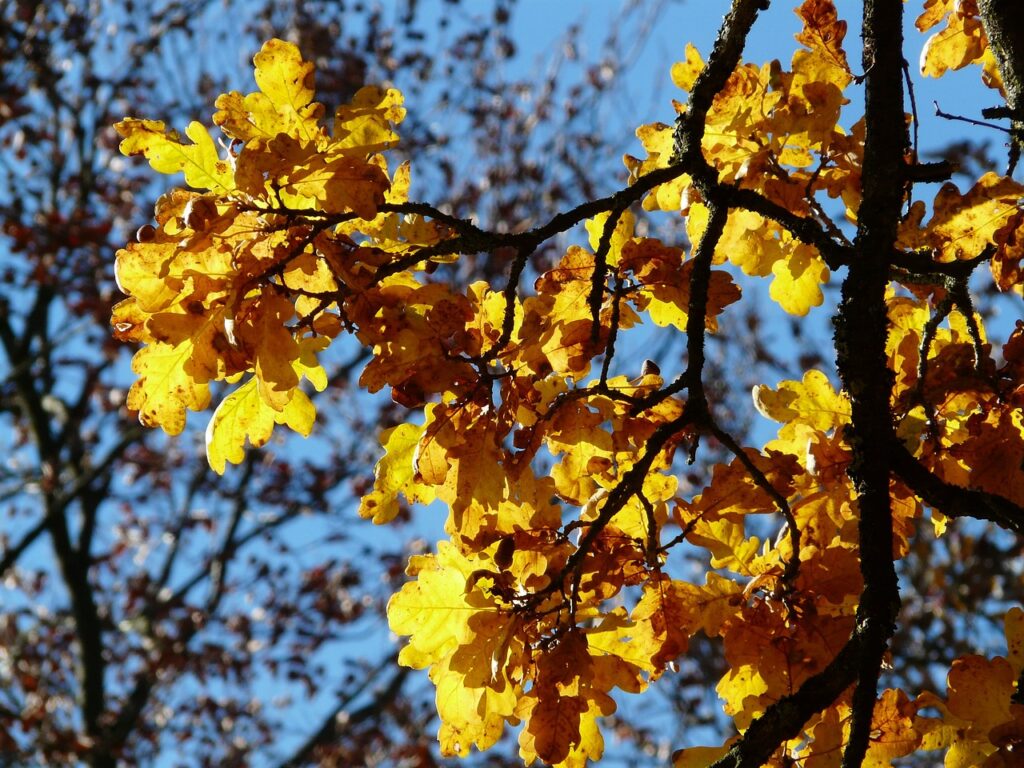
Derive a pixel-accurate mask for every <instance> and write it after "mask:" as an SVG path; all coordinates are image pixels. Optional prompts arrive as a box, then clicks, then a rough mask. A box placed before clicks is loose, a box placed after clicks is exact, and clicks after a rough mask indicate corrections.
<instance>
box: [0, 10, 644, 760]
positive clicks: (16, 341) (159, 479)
mask: <svg viewBox="0 0 1024 768" xmlns="http://www.w3.org/2000/svg"><path fill="white" fill-rule="evenodd" d="M442 2H443V7H444V8H445V10H446V12H447V13H448V14H449V16H448V22H449V23H448V24H447V26H445V27H444V29H443V30H440V31H439V30H438V29H437V28H436V26H435V25H433V24H432V21H433V19H434V17H435V13H436V10H437V7H438V6H441V5H442ZM462 5H463V7H465V8H466V12H465V13H453V12H452V11H453V9H455V8H456V7H457V6H458V3H457V2H452V0H436V2H434V3H418V4H415V7H412V6H410V7H409V8H407V9H404V10H403V12H402V13H401V14H395V15H392V14H390V13H387V12H381V11H380V9H379V8H378V6H377V5H376V4H366V3H358V2H348V3H345V2H335V1H334V0H332V2H317V1H316V0H313V1H312V2H303V3H281V2H269V1H268V2H244V3H241V2H232V1H231V0H228V2H227V3H225V2H224V1H223V0H161V1H160V2H155V3H137V2H132V1H131V0H110V1H109V2H97V1H96V0H70V1H69V2H66V3H43V2H39V1H38V0H12V2H9V3H3V4H0V308H2V310H3V311H2V312H0V435H2V436H3V438H4V440H3V452H4V456H5V459H4V464H3V467H0V577H2V579H0V604H2V605H3V612H2V613H3V615H2V616H0V754H2V757H0V763H9V764H17V765H19V766H23V765H24V766H28V765H46V766H53V765H82V764H86V765H90V766H94V767H99V766H105V767H107V766H113V765H115V764H118V763H128V764H145V763H151V762H154V761H156V762H161V761H165V760H167V759H178V758H177V756H180V755H182V754H185V755H188V758H187V759H188V761H189V762H190V763H194V764H196V765H221V764H225V763H229V764H234V763H238V762H240V761H255V762H256V763H258V764H268V765H269V764H279V765H300V764H309V763H310V762H315V761H317V760H328V759H333V760H335V761H337V762H339V763H341V764H355V763H360V764H361V763H364V762H366V763H368V764H376V763H381V762H386V761H388V760H392V761H397V760H412V759H415V760H419V761H420V762H421V763H422V764H425V765H430V764H433V763H434V762H437V760H438V758H437V757H436V749H435V748H433V744H432V742H433V740H432V739H431V736H430V731H431V729H432V723H434V722H436V714H435V712H434V708H433V706H432V703H431V701H430V699H431V695H432V690H431V689H430V686H429V682H428V681H426V680H421V679H418V678H417V677H416V676H414V675H411V674H409V673H408V670H405V669H398V668H395V666H394V664H393V659H394V655H395V653H394V650H393V649H391V648H390V647H388V645H387V644H386V643H383V642H382V643H362V644H360V643H348V642H347V638H348V637H349V636H360V637H366V636H371V637H377V636H379V637H383V636H384V635H385V634H386V632H387V628H386V620H385V619H384V618H383V614H384V607H385V602H386V599H387V597H389V596H390V594H391V592H392V591H393V589H396V588H397V586H398V585H399V584H400V582H401V580H402V566H403V564H404V561H405V557H406V554H407V552H408V551H410V550H411V551H422V542H421V541H419V540H418V539H417V538H416V533H415V531H410V529H409V528H404V529H403V528H398V527H396V528H395V529H394V530H393V531H390V532H389V533H388V534H387V535H374V536H366V535H362V532H361V531H360V530H359V526H353V524H352V519H351V517H352V516H353V515H354V514H355V509H356V507H357V506H358V495H359V494H360V492H361V489H363V488H365V487H366V485H367V484H368V482H369V478H368V475H369V474H370V470H371V469H372V465H373V462H374V461H375V460H376V458H377V456H376V453H377V450H376V441H375V439H374V438H375V435H376V433H377V431H378V430H379V426H380V424H382V423H384V424H387V423H394V414H395V413H396V412H397V410H398V409H397V407H396V406H392V405H385V406H383V407H382V406H381V404H380V401H377V402H368V401H364V400H362V399H358V400H356V399H354V398H353V397H352V396H351V391H352V389H353V388H354V386H355V384H354V381H353V380H352V379H354V378H355V377H354V376H353V377H350V372H351V371H352V370H353V369H355V367H356V366H360V365H362V364H363V363H365V361H366V359H367V353H365V352H364V351H362V350H361V349H359V348H358V344H354V343H348V344H338V345H335V347H334V351H333V352H332V354H333V355H334V358H333V359H332V360H330V361H328V362H327V364H328V368H327V370H328V374H329V375H328V390H327V391H325V392H324V393H323V394H322V395H321V396H320V398H319V399H318V402H317V405H318V408H320V410H321V412H322V413H323V416H324V417H323V418H321V419H320V421H319V426H318V430H317V432H318V433H317V435H315V436H313V437H311V438H310V443H309V449H308V450H305V451H299V452H295V453H293V454H288V455H284V454H278V456H277V457H276V461H275V462H274V464H273V466H272V468H270V469H267V468H266V466H265V462H266V459H267V457H266V456H265V454H264V453H263V452H262V451H259V450H250V451H248V452H247V454H246V457H245V459H244V462H243V465H242V466H241V467H240V468H239V469H238V470H237V471H236V472H235V473H234V474H233V475H232V477H230V478H226V479H222V478H220V477H219V476H217V475H216V474H215V473H213V472H212V471H211V470H210V469H209V467H208V466H206V465H205V464H203V463H197V462H195V461H194V458H193V449H192V448H191V445H192V444H193V443H195V442H197V441H198V443H199V444H201V442H202V430H201V429H196V426H197V425H196V424H192V425H190V426H187V427H186V428H185V431H184V432H183V433H182V435H181V436H180V439H167V438H166V436H165V435H164V434H162V433H161V432H160V431H158V430H147V429H143V428H141V427H140V425H139V424H138V423H137V422H135V420H134V419H132V418H128V417H127V411H126V408H125V400H126V390H127V389H128V387H129V385H130V384H131V379H132V373H131V371H130V370H129V368H128V365H127V364H126V360H127V358H128V357H129V356H130V355H129V354H126V353H128V351H129V350H128V348H127V345H125V344H122V343H120V342H118V341H116V340H115V339H112V338H111V334H110V327H109V324H108V322H109V318H110V315H111V308H112V306H113V305H114V304H115V303H116V302H117V301H119V300H120V299H121V298H123V296H122V294H121V293H120V291H118V289H117V286H116V284H115V275H114V272H115V270H114V264H113V260H112V259H111V258H110V255H111V254H112V253H113V252H114V251H115V250H116V249H117V248H118V247H119V246H120V245H122V244H123V243H124V242H125V240H126V239H128V238H129V237H130V234H129V232H130V231H134V230H135V229H136V227H137V226H138V223H139V221H140V219H143V218H145V217H147V216H148V214H149V212H150V211H152V208H153V204H154V201H155V196H156V195H157V194H158V193H159V192H160V191H163V190H162V189H158V185H157V184H154V183H153V181H152V174H150V173H148V169H144V168H142V167H135V166H132V165H131V164H129V163H126V162H125V161H124V159H122V158H121V157H120V156H119V155H118V153H117V143H118V141H119V137H118V136H117V134H116V133H115V131H114V130H113V129H112V128H111V124H112V123H114V122H115V121H117V120H119V119H120V118H121V117H122V116H123V115H125V114H126V112H127V111H128V110H129V109H130V110H133V111H134V112H136V113H139V114H145V115H147V116H152V117H159V118H160V119H162V120H164V121H166V123H167V124H168V125H172V124H173V125H181V126H182V127H184V126H186V125H187V124H188V121H189V118H190V116H191V115H194V114H197V110H198V109H199V108H200V105H202V104H206V103H210V102H212V101H213V99H214V98H215V96H216V95H217V94H219V93H220V92H222V91H224V90H227V89H228V88H229V84H230V83H232V82H241V74H242V72H239V73H236V71H235V63H236V62H237V64H238V65H239V66H238V69H239V70H242V71H244V70H246V69H249V68H248V67H247V66H246V64H245V63H244V62H245V60H246V59H247V58H249V57H250V56H251V53H252V51H253V50H254V49H256V48H258V46H259V41H260V40H262V39H266V38H267V37H269V36H270V34H271V33H270V32H269V31H268V30H271V29H272V30H273V31H274V34H278V35H281V36H286V37H288V38H289V39H291V40H295V41H298V42H299V43H300V44H301V47H302V50H303V51H304V53H305V54H306V56H307V57H308V58H310V59H311V60H315V61H316V62H317V70H318V72H317V84H318V94H319V95H320V97H321V98H322V99H324V100H325V101H328V102H330V103H332V104H336V103H338V102H340V101H346V100H350V99H351V98H352V97H353V95H354V94H355V92H356V91H357V90H358V87H359V86H361V85H362V83H363V82H365V81H366V80H367V79H370V80H375V81H383V80H384V79H387V78H389V77H394V76H395V73H396V72H401V81H402V87H403V90H404V91H405V93H406V95H407V96H408V97H410V98H412V97H414V96H415V94H416V93H417V92H420V94H421V95H420V97H419V98H420V100H421V102H422V101H423V100H424V99H426V98H427V97H426V96H425V95H423V90H424V89H427V90H430V91H433V90H434V89H435V84H436V82H437V80H436V78H435V73H436V72H438V71H440V70H439V68H441V67H444V69H445V81H446V82H447V83H448V84H449V85H450V87H451V91H450V92H451V94H452V98H451V99H450V101H449V103H448V105H447V109H448V113H447V114H446V120H445V121H444V123H443V124H441V123H439V122H438V121H437V120H436V119H434V118H433V117H432V116H431V115H430V114H429V112H428V111H427V110H424V109H419V110H417V113H418V116H419V118H420V120H419V122H417V121H416V120H413V119H409V120H407V121H406V122H405V123H403V125H402V138H403V142H402V148H401V151H402V152H405V153H418V152H419V151H420V149H419V148H421V147H423V146H425V145H429V146H431V153H430V159H431V163H430V164H429V165H424V166H421V168H424V172H423V173H418V174H417V180H418V182H419V183H423V181H424V179H426V180H428V182H429V183H430V184H431V185H433V184H435V183H442V182H439V181H437V179H438V178H443V174H446V173H454V174H456V175H458V176H460V177H462V178H468V174H465V173H462V171H461V169H462V168H463V164H465V166H469V165H470V158H469V157H468V155H469V153H464V152H462V151H461V147H462V146H464V145H465V143H469V142H475V143H474V144H473V146H474V147H476V149H474V151H473V154H476V155H478V157H477V158H476V159H473V160H472V168H473V170H474V173H479V174H482V175H483V176H484V177H485V179H486V180H487V183H490V184H491V185H492V187H493V189H495V190H499V189H500V191H501V195H500V196H499V197H500V200H498V201H496V203H495V206H496V207H497V206H498V203H500V207H501V209H502V210H503V211H504V215H506V216H507V219H508V220H509V221H528V220H530V219H531V218H532V217H535V216H536V214H537V211H538V210H539V209H540V206H541V205H542V199H541V198H540V197H534V196H533V195H532V194H531V193H530V190H531V185H530V184H528V183H527V179H530V180H532V182H533V183H534V184H536V185H541V186H544V187H545V188H546V189H548V190H549V191H551V192H552V195H551V196H548V197H545V198H544V200H545V201H546V202H549V203H550V202H551V201H558V203H559V204H560V203H561V202H562V201H564V199H565V197H566V196H571V197H579V196H580V195H581V194H582V185H583V184H584V182H585V181H586V179H585V174H582V173H581V172H580V171H578V170H571V169H570V170H567V167H566V166H562V167H561V168H558V167H556V166H555V165H546V164H539V163H537V162H536V161H535V160H534V161H533V162H532V164H531V163H530V158H531V157H533V158H536V155H537V147H538V146H539V145H540V144H541V143H542V141H541V136H542V135H543V130H534V132H533V133H531V132H530V131H529V130H525V129H523V128H521V126H523V125H524V123H525V121H526V120H527V119H530V120H531V122H530V123H529V125H530V126H531V127H532V128H534V129H537V128H540V129H543V126H544V125H545V124H546V123H548V122H549V121H553V120H555V119H557V120H559V121H561V117H562V113H561V111H560V108H561V106H562V105H561V103H560V102H561V98H562V95H563V94H564V93H565V92H566V91H568V90H569V89H570V88H573V89H576V91H575V92H577V94H578V95H579V96H580V101H579V102H577V103H574V105H573V106H574V108H577V107H579V105H580V104H583V108H582V109H579V111H578V113H577V114H576V117H575V118H574V120H575V122H571V121H570V122H569V123H568V124H567V126H566V130H565V131H564V132H562V133H561V134H560V146H561V151H564V152H565V153H567V154H573V155H574V156H576V157H577V158H578V159H579V160H580V161H581V162H582V163H583V165H584V166H585V167H586V173H594V174H598V173H599V170H598V169H599V168H602V167H603V168H611V167H613V166H614V165H615V164H617V160H616V159H615V157H614V155H615V153H613V152H612V153H609V152H606V153H605V155H604V157H603V158H597V159H596V160H595V156H596V153H597V150H598V147H600V146H601V138H602V137H600V136H593V135H591V132H590V131H589V116H591V115H592V114H593V111H594V110H596V109H598V108H600V105H601V103H602V101H603V98H604V97H602V96H600V93H598V95H597V98H594V93H596V92H597V91H596V89H594V88H591V87H590V86H589V85H588V82H589V81H588V73H587V70H588V68H589V67H590V66H591V64H592V62H593V58H592V55H591V53H590V52H588V51H584V52H583V54H582V55H580V56H579V57H578V58H577V59H575V60H574V61H572V62H570V63H569V64H567V65H565V66H563V67H562V68H560V69H553V70H551V71H547V72H544V73H542V74H541V76H540V77H538V78H536V79H534V78H531V77H528V76H526V77H525V78H524V79H523V80H511V79H510V78H513V77H524V76H523V75H522V73H521V69H522V66H521V63H520V61H519V60H517V59H514V58H513V59H510V61H511V63H512V66H509V67H508V68H507V69H505V68H502V69H498V68H491V69H485V70H483V69H480V68H479V67H478V66H477V60H478V57H479V56H485V57H491V56H492V55H493V53H494V51H496V50H498V49H502V50H504V49H506V48H507V42H508V36H509V35H510V33H511V30H512V28H513V27H514V25H515V24H516V23H517V21H518V6H517V4H516V3H515V2H514V0H494V1H493V2H489V3H473V4H472V6H471V7H470V4H468V3H463V4H462ZM653 5H654V4H645V7H643V8H642V7H641V6H640V5H637V6H635V9H634V10H630V9H627V8H625V7H624V18H625V20H626V21H627V24H625V25H624V26H623V27H622V29H632V28H633V24H632V23H631V22H630V20H632V19H636V18H637V17H639V16H640V15H641V13H643V14H647V13H650V11H651V9H652V8H653ZM631 39H632V38H631ZM185 52H187V54H186V53H185ZM507 55H508V56H509V57H514V56H515V55H516V54H515V51H514V49H509V50H507ZM600 55H601V56H602V57H604V56H607V57H608V61H609V62H611V65H614V66H615V68H616V71H617V68H618V66H619V63H620V62H621V61H622V59H623V57H622V56H621V53H620V52H619V50H618V49H614V48H608V49H606V50H602V51H601V52H600ZM611 65H609V66H611ZM249 71H251V70H249ZM602 82H603V81H602ZM580 86H582V91H580V90H579V87H580ZM495 93H498V94H502V96H501V97H495V96H494V94H495ZM504 94H508V95H507V97H506V96H505V95H504ZM430 102H433V99H432V98H431V99H430ZM535 108H536V109H539V110H547V113H546V115H542V116H539V117H538V116H537V115H535V114H534V109H535ZM331 112H332V113H333V109H332V110H331ZM556 115H557V118H556ZM477 119H482V120H484V121H485V122H486V130H485V128H484V127H483V126H477V125H476V122H475V121H476V120H477ZM496 125H501V126H502V128H503V130H507V131H509V132H511V133H516V134H517V135H518V136H519V137H521V138H522V141H520V142H518V143H515V142H506V141H504V139H505V137H504V136H503V135H497V134H495V133H493V131H492V130H491V129H492V128H493V127H494V126H496ZM428 128H429V129H430V130H428ZM583 129H587V130H586V142H585V145H581V144H580V141H581V135H582V131H583ZM618 135H623V136H625V135H628V132H620V133H619V134H618ZM456 139H457V140H458V149H457V148H456V146H455V143H456ZM186 143H188V142H187V140H186ZM577 153H578V155H577ZM406 156H407V155H406ZM515 168H528V169H529V172H528V173H527V174H523V175H521V176H517V175H515V173H514V172H513V170H514V169H515ZM556 187H557V188H558V189H560V190H561V191H559V192H557V193H556V192H555V189H556ZM479 189H480V186H478V185H477V184H476V182H475V181H474V183H472V184H465V185H462V186H458V187H450V188H449V190H450V191H449V193H448V198H447V199H446V203H448V204H450V205H451V206H452V208H453V210H461V211H465V210H468V209H469V208H470V207H474V206H477V205H478V204H479V195H478V194H477V193H478V191H479ZM501 263H502V262H501V261H500V260H495V261H494V264H495V265H496V266H500V265H501ZM487 266H488V264H485V263H484V262H483V261H482V260H481V261H480V262H478V263H477V264H475V265H467V264H466V262H462V263H461V264H460V268H461V269H463V270H464V271H465V272H466V273H476V272H479V271H482V268H483V267H487ZM467 267H468V268H467ZM233 359H238V358H237V357H236V358H233ZM214 391H215V394H216V388H215V390H214ZM332 399H333V400H332ZM325 401H326V402H337V403H338V404H339V407H337V408H335V407H329V408H325V407H324V403H325ZM353 402H358V407H351V403H353ZM261 467H264V468H263V469H261ZM353 496H355V497H356V498H355V501H353ZM406 519H407V518H406ZM367 525H369V524H367ZM313 532H315V536H314V533H313ZM310 539H312V541H310ZM618 727H620V728H622V727H623V726H622V724H621V723H620V724H619V726H618ZM629 748H632V747H629ZM497 752H499V750H492V752H491V753H490V754H489V755H488V756H487V757H486V760H487V762H488V764H491V763H493V762H494V761H495V760H497V759H499V758H498V757H496V753H497ZM168 755H172V756H175V757H174V758H169V757H168ZM275 761H276V762H275Z"/></svg>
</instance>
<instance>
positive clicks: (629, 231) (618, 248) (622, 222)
mask: <svg viewBox="0 0 1024 768" xmlns="http://www.w3.org/2000/svg"><path fill="white" fill-rule="evenodd" d="M610 215H611V214H610V213H609V212H608V211H605V212H603V213H599V214H597V216H595V217H594V218H592V219H587V221H586V222H585V225H584V226H586V228H587V242H589V243H590V248H591V250H593V251H594V252H595V253H597V246H598V245H599V244H600V243H601V237H602V236H603V235H604V228H605V226H607V223H608V217H609V216H610ZM635 224H636V217H635V216H633V212H632V211H630V210H628V209H627V210H625V211H623V212H622V215H621V216H619V220H618V221H617V222H616V223H615V229H614V230H612V234H611V242H610V243H609V246H610V247H609V249H608V255H607V263H608V265H609V266H612V267H614V266H615V265H617V264H618V263H619V258H620V254H621V253H622V247H623V246H624V245H625V244H626V243H628V242H629V241H630V238H631V237H632V236H633V227H634V225H635Z"/></svg>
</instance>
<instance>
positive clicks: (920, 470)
mask: <svg viewBox="0 0 1024 768" xmlns="http://www.w3.org/2000/svg"><path fill="white" fill-rule="evenodd" d="M885 453H886V454H888V456H889V461H890V463H891V464H892V468H893V470H894V471H895V473H896V475H897V476H898V477H899V478H900V479H901V480H902V481H903V482H904V483H906V484H907V487H908V488H910V490H911V491H913V492H914V493H915V494H916V495H917V496H920V497H921V498H922V499H923V500H924V502H925V503H926V504H928V505H929V506H931V507H933V508H934V509H937V510H939V511H940V512H942V514H944V515H945V516H946V517H950V518H953V517H973V518H975V519H977V520H988V521H989V522H992V523H995V524H996V525H998V526H1001V527H1002V528H1005V529H1006V530H1008V531H1013V532H1014V533H1016V534H1017V535H1018V536H1024V508H1021V507H1020V506H1019V505H1017V504H1015V503H1013V502H1012V501H1010V500H1009V499H1005V498H1003V497H1002V496H997V495H996V494H994V493H988V492H987V491H979V490H975V489H972V488H962V487H960V486H958V485H953V484H952V483H947V482H945V481H944V480H941V479H940V478H938V477H936V476H935V474H934V473H933V472H931V471H930V470H929V469H928V468H927V467H925V466H924V465H923V464H921V462H919V461H918V460H917V459H915V458H914V456H913V455H912V454H911V453H910V451H908V450H907V449H906V448H905V447H904V445H903V444H902V443H901V442H899V441H898V440H896V439H893V440H892V441H891V442H890V444H889V447H888V448H887V449H886V451H885Z"/></svg>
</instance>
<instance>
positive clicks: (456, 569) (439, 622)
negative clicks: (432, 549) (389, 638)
mask: <svg viewBox="0 0 1024 768" xmlns="http://www.w3.org/2000/svg"><path fill="white" fill-rule="evenodd" d="M415 565H416V568H417V569H418V570H417V572H416V579H415V580H414V581H410V582H407V583H406V584H405V585H403V587H402V588H401V589H400V590H399V591H398V592H396V593H395V594H394V595H392V596H391V599H390V600H389V601H388V624H389V626H390V627H391V631H392V632H394V633H395V634H396V635H409V636H410V637H409V643H408V645H406V646H405V648H403V649H402V651H401V653H399V655H398V661H399V663H400V664H402V665H404V666H407V667H413V668H415V669H424V668H426V667H428V666H430V665H431V664H435V663H437V662H439V661H441V660H442V659H443V658H444V657H446V656H447V655H448V654H450V653H452V652H453V651H454V650H455V649H456V648H457V647H458V646H459V644H460V640H461V639H462V637H463V636H464V633H465V631H466V622H467V621H468V620H469V617H470V615H472V614H473V613H474V612H475V611H476V610H477V609H476V608H475V607H474V606H473V605H472V604H471V603H470V602H469V599H468V597H469V596H468V595H467V594H466V580H467V577H468V576H469V574H470V573H471V572H472V570H473V567H472V565H471V564H470V563H469V561H468V560H466V558H465V557H464V556H463V555H462V554H460V553H459V551H458V550H457V549H456V548H455V546H454V545H452V544H450V543H448V542H440V543H439V544H438V548H437V554H436V555H424V556H422V557H421V558H420V559H419V560H417V561H416V563H415ZM492 610H493V609H492Z"/></svg>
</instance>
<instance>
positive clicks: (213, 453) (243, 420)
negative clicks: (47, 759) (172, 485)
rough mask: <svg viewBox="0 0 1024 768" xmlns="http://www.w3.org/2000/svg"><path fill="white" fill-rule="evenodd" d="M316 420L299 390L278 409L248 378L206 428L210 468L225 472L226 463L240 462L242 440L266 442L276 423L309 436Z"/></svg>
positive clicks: (256, 444)
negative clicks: (265, 399)
mask: <svg viewBox="0 0 1024 768" xmlns="http://www.w3.org/2000/svg"><path fill="white" fill-rule="evenodd" d="M315 420H316V409H315V408H314V407H313V403H312V402H310V400H309V398H308V397H306V394H305V393H304V392H303V391H302V390H298V389H297V390H295V392H294V393H293V395H292V398H291V399H290V400H289V401H288V403H287V404H286V405H285V406H284V408H282V409H281V410H280V411H277V410H274V409H273V408H271V407H270V406H269V405H267V403H266V402H265V401H264V400H263V398H262V397H260V394H259V391H258V381H257V379H256V378H255V377H253V378H250V379H249V380H248V381H247V382H245V384H243V385H242V386H240V387H239V388H238V389H236V390H235V391H234V392H232V393H231V394H229V395H228V396H227V397H225V398H224V399H223V400H222V401H221V403H220V405H218V406H217V410H216V411H214V412H213V418H211V419H210V423H209V425H208V426H207V428H206V458H207V460H208V461H209V462H210V466H211V467H212V468H213V470H214V471H215V472H216V473H217V474H219V475H222V474H224V467H225V463H226V462H231V463H232V464H239V463H241V461H242V459H243V458H245V450H244V448H245V441H246V440H248V441H249V444H250V445H251V446H252V447H253V448H259V447H261V446H263V445H265V444H266V443H267V441H268V440H269V439H270V435H271V434H272V433H273V431H274V425H275V424H287V425H288V426H289V427H290V428H291V429H293V430H294V431H295V432H298V433H299V434H300V435H302V436H303V437H308V436H309V434H310V432H311V431H312V430H313V422H314V421H315Z"/></svg>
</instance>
